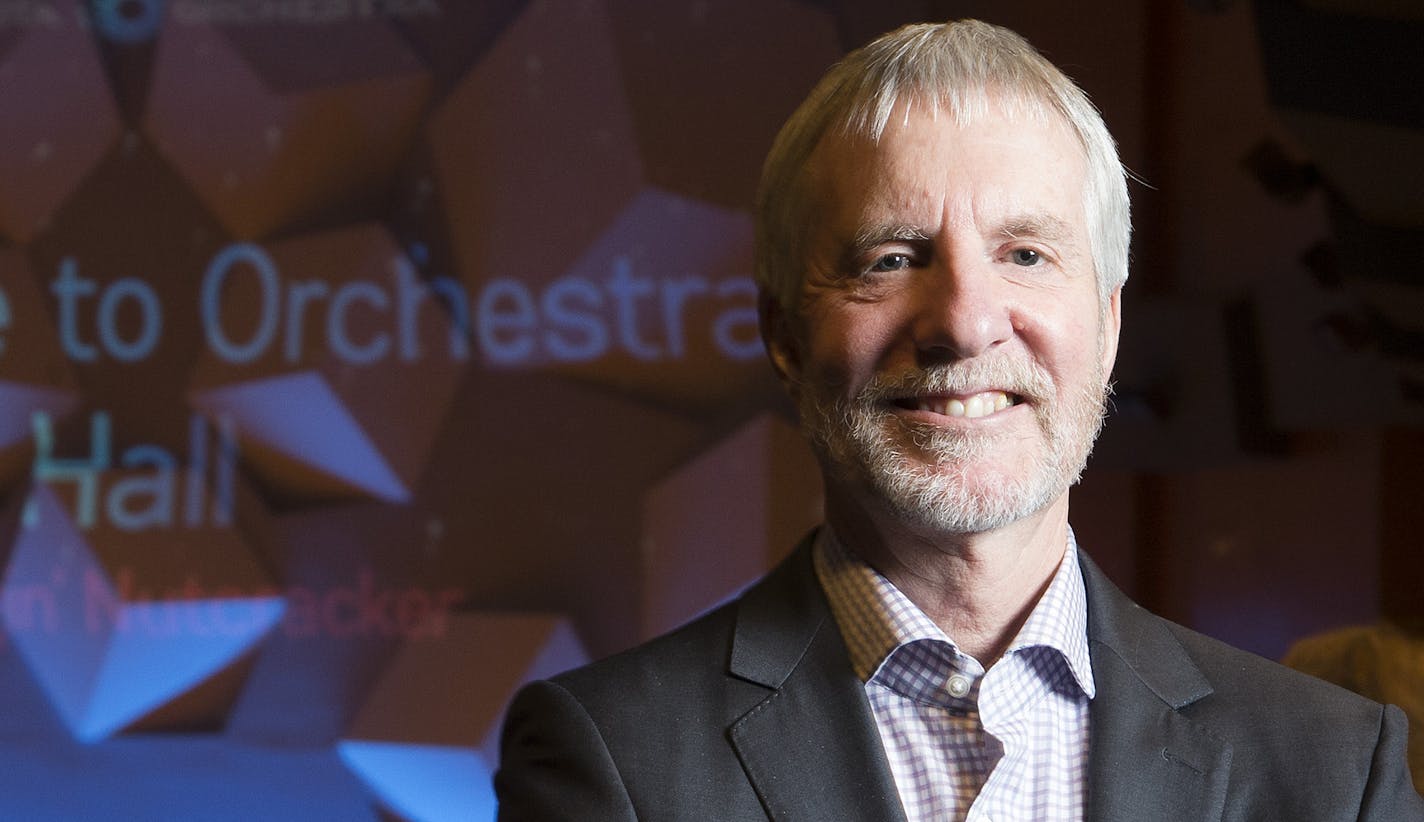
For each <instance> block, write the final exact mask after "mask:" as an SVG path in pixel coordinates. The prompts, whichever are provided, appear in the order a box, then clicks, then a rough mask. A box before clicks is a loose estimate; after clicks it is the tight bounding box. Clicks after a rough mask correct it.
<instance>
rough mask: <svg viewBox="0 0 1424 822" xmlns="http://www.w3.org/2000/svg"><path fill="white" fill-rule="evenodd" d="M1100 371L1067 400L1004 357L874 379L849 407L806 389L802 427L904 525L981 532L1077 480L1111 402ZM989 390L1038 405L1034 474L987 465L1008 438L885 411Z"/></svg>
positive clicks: (836, 467)
mask: <svg viewBox="0 0 1424 822" xmlns="http://www.w3.org/2000/svg"><path fill="white" fill-rule="evenodd" d="M1097 361H1099V362H1101V358H1097ZM1095 371H1096V373H1094V374H1093V375H1092V379H1091V380H1090V381H1089V382H1087V383H1085V384H1084V385H1083V386H1082V387H1081V388H1080V389H1079V390H1078V391H1076V392H1075V393H1071V394H1069V395H1068V396H1067V397H1065V398H1063V399H1062V400H1061V401H1060V400H1058V399H1057V397H1056V394H1055V392H1054V386H1053V381H1052V379H1051V378H1050V377H1049V376H1048V374H1047V372H1045V371H1044V370H1043V369H1042V368H1041V367H1039V366H1038V365H1037V364H1034V363H1025V362H1017V361H1013V360H1009V359H1007V358H1001V359H997V360H987V361H986V360H982V359H975V360H968V361H963V362H958V363H952V364H946V365H941V366H934V367H931V368H927V369H922V370H921V369H916V370H913V371H908V372H904V373H900V374H894V375H877V376H876V377H875V378H874V379H872V380H871V381H870V383H869V384H867V385H866V386H865V388H863V389H862V390H861V391H860V392H859V394H857V396H856V397H855V398H853V399H850V400H847V399H844V398H842V397H838V396H831V397H822V396H818V395H817V394H816V392H815V391H812V390H807V387H806V386H803V391H802V393H801V409H800V410H801V425H802V428H803V429H804V430H805V432H806V434H807V435H808V436H809V438H810V440H811V442H812V445H813V447H814V448H815V449H816V450H817V451H818V453H819V454H820V456H821V459H822V462H823V463H824V464H826V465H827V466H829V467H830V470H832V471H834V472H835V473H836V475H837V476H838V477H840V478H841V479H843V480H846V481H849V482H853V483H859V484H862V485H868V486H869V487H870V488H871V489H873V490H874V491H875V493H876V494H877V495H879V496H880V497H881V498H882V499H883V500H884V501H885V502H886V503H887V504H888V505H889V506H890V508H891V509H892V510H893V511H894V512H895V513H896V514H897V515H898V516H899V517H901V518H903V519H904V520H905V521H906V522H907V523H908V524H912V525H916V526H920V527H923V528H928V529H932V530H934V531H937V532H940V533H956V534H964V533H980V532H984V531H990V530H994V529H996V528H1001V527H1003V526H1005V525H1007V524H1009V523H1011V522H1015V521H1018V520H1020V519H1022V518H1024V517H1026V516H1029V515H1030V514H1033V513H1035V512H1037V511H1039V510H1041V509H1043V508H1044V507H1045V506H1047V505H1048V504H1049V503H1051V502H1053V501H1054V500H1055V499H1057V498H1058V497H1059V496H1060V495H1061V494H1062V493H1063V492H1064V491H1066V490H1067V489H1068V488H1069V486H1071V485H1073V484H1074V483H1076V482H1077V481H1078V478H1079V477H1080V476H1081V475H1082V472H1083V468H1084V467H1085V466H1086V465H1087V461H1088V455H1089V453H1091V451H1092V448H1093V441H1094V440H1095V439H1096V438H1097V435H1098V432H1099V431H1100V430H1101V428H1102V423H1103V415H1104V406H1105V404H1106V400H1107V394H1108V389H1107V387H1106V385H1105V381H1104V380H1103V378H1102V377H1103V375H1102V372H1101V368H1098V369H1095ZM985 386H993V387H995V388H1002V389H1005V390H1008V391H1010V392H1011V393H1013V394H1015V395H1017V396H1018V397H1019V399H1020V401H1023V402H1029V403H1031V404H1032V406H1033V410H1034V415H1035V417H1036V419H1037V422H1038V427H1039V430H1040V431H1041V433H1042V439H1043V441H1042V443H1041V444H1040V447H1038V448H1036V449H1035V454H1034V456H1033V457H1032V458H1031V464H1030V465H1027V466H1018V465H1002V464H982V463H983V461H984V460H986V459H988V458H989V457H990V455H992V454H993V453H994V450H995V448H996V447H997V446H999V445H1001V444H1002V441H1003V440H1004V439H1005V438H1006V436H1008V435H1005V434H997V433H984V432H972V431H970V432H966V431H964V430H959V429H944V428H939V427H936V426H933V425H929V424H925V423H915V422H907V421H904V420H902V419H900V418H898V417H897V416H895V415H894V414H892V413H891V412H890V411H889V410H887V409H886V407H885V404H886V399H887V398H888V397H894V396H904V395H905V394H906V393H909V392H924V393H962V392H966V391H970V390H974V389H976V388H982V387H985ZM823 393H830V392H826V391H824V389H823Z"/></svg>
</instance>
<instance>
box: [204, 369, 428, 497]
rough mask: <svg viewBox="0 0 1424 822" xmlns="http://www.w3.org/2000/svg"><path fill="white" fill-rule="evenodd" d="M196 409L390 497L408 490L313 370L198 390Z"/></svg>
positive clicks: (248, 436) (250, 437)
mask: <svg viewBox="0 0 1424 822" xmlns="http://www.w3.org/2000/svg"><path fill="white" fill-rule="evenodd" d="M190 402H191V403H192V404H193V407H194V408H197V409H198V410H200V411H202V412H203V413H205V414H207V415H209V416H212V417H219V416H226V417H227V418H229V419H231V420H232V422H233V424H234V425H235V427H236V428H237V431H238V433H239V434H240V435H241V436H242V438H243V439H245V440H251V441H255V442H257V443H260V444H262V445H264V446H267V447H268V448H271V449H272V450H274V451H277V452H278V453H280V454H283V455H285V456H287V457H290V458H292V459H294V460H297V461H298V462H300V463H302V464H304V465H306V466H308V467H310V468H313V469H316V470H317V471H320V472H321V473H324V474H327V475H330V476H332V477H335V478H336V479H338V480H341V481H343V482H345V483H348V484H350V485H352V486H354V487H356V488H359V489H362V490H363V491H365V492H367V493H369V494H372V495H373V496H375V497H377V498H379V499H383V500H386V501H387V502H406V501H408V500H409V499H410V490H409V489H408V488H407V487H406V486H405V484H404V483H403V482H401V480H400V478H399V477H398V476H396V473H395V471H394V470H392V468H391V466H390V463H388V462H387V461H386V458H385V457H384V456H382V454H381V452H380V451H378V450H377V449H376V446H375V444H373V443H372V442H371V438H370V437H369V436H368V435H367V434H366V432H365V431H364V430H363V429H362V427H361V424H360V423H359V422H357V421H356V418H355V417H353V416H352V415H351V413H350V412H349V411H348V410H347V409H346V406H345V405H344V404H343V403H342V402H341V400H340V399H339V398H338V397H337V396H336V394H335V393H333V392H332V390H331V387H330V386H329V385H328V384H327V381H326V380H325V379H323V378H322V376H321V375H320V374H318V373H316V372H315V371H298V372H295V373H290V374H284V375H281V376H276V377H268V378H265V379H257V380H249V381H246V382H240V383H235V384H230V385H225V386H222V387H219V388H212V389H207V390H202V391H195V392H193V394H192V395H191V397H190Z"/></svg>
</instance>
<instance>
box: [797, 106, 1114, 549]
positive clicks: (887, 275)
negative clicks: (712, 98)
mask: <svg viewBox="0 0 1424 822" xmlns="http://www.w3.org/2000/svg"><path fill="white" fill-rule="evenodd" d="M1085 173H1086V171H1085V160H1084V158H1083V153H1082V150H1081V148H1080V147H1079V144H1078V143H1077V142H1076V140H1075V139H1074V138H1073V136H1072V134H1071V132H1070V131H1069V130H1068V128H1067V127H1066V126H1065V125H1064V124H1063V123H1061V122H1059V121H1058V120H1057V119H1049V120H1042V121H1041V120H1034V119H1032V118H1030V117H1028V116H1020V117H1015V118H1009V117H1007V116H1005V115H1003V114H1002V113H1000V112H998V110H997V107H996V106H995V105H994V104H993V103H992V101H991V103H990V105H989V106H988V111H987V112H986V113H984V114H983V115H981V116H979V117H978V118H977V119H976V120H975V121H974V122H973V123H971V124H968V125H964V126H960V125H957V124H956V123H955V122H954V121H953V118H952V117H951V116H949V115H947V114H944V115H941V116H940V117H939V118H938V119H935V118H933V117H932V116H931V114H930V112H929V111H928V110H927V107H926V106H923V105H918V104H917V105H915V106H914V107H913V109H912V110H911V111H910V113H909V114H908V116H907V115H906V113H905V109H904V103H903V102H902V104H901V108H899V109H898V110H897V111H896V112H895V114H894V115H893V116H892V117H891V118H890V125H889V126H888V127H887V129H886V131H885V134H884V135H883V136H882V138H881V140H880V142H879V144H878V145H872V144H870V143H868V142H867V141H862V140H856V141H851V140H846V139H840V138H838V137H828V138H827V139H826V140H825V141H823V143H822V144H821V145H820V146H819V147H818V148H817V149H816V151H815V153H814V154H813V155H812V157H811V161H810V163H809V165H808V167H807V175H808V181H809V185H810V189H809V190H810V196H811V198H812V202H813V205H812V207H811V209H810V215H809V217H810V221H811V222H810V226H811V227H810V229H809V230H808V235H807V244H806V252H807V253H806V270H805V279H804V284H803V289H802V299H801V304H800V305H799V306H798V307H797V308H796V310H795V311H793V312H788V313H786V314H784V315H782V316H781V319H780V320H779V321H774V322H773V323H772V324H771V327H772V331H771V335H770V342H771V348H772V353H773V359H774V360H775V362H776V365H777V367H778V370H779V371H781V373H782V374H783V376H784V377H785V378H786V379H787V380H788V382H789V384H790V385H791V388H792V393H793V396H794V398H795V399H796V400H797V403H798V405H799V407H800V410H801V415H802V425H803V426H804V427H805V428H806V429H807V431H808V433H809V434H810V435H811V437H812V440H813V442H814V443H815V444H816V447H817V451H818V453H819V456H820V458H821V460H822V463H823V465H824V467H825V468H826V473H827V481H828V483H832V484H836V485H838V486H839V487H840V488H841V489H843V490H845V491H846V492H848V493H850V494H852V495H856V496H860V497H864V496H866V495H870V496H871V497H875V498H878V500H880V501H882V502H885V503H888V504H889V506H890V507H891V509H892V510H893V511H894V512H895V514H896V515H897V516H899V517H900V518H901V519H903V520H905V521H907V523H908V524H913V525H917V526H921V527H929V528H933V529H935V530H939V531H947V532H956V533H970V532H980V531H986V530H990V529H993V528H997V527H1000V526H1003V525H1005V524H1008V523H1010V522H1013V521H1016V520H1018V519H1020V518H1022V517H1025V516H1027V515H1029V514H1032V513H1034V512H1036V511H1038V510H1040V509H1042V508H1043V507H1045V506H1046V505H1048V504H1049V503H1051V502H1053V501H1054V500H1056V499H1057V498H1059V497H1060V496H1061V495H1062V494H1063V493H1064V492H1065V491H1066V490H1067V488H1068V486H1069V485H1071V484H1072V483H1073V482H1074V481H1075V480H1076V479H1077V477H1078V475H1079V473H1080V472H1081V471H1082V468H1083V465H1084V463H1085V461H1086V460H1087V455H1088V452H1089V450H1090V449H1091V446H1092V441H1093V438H1094V437H1095V436H1096V434H1097V430H1098V427H1099V425H1100V423H1101V419H1102V408H1103V400H1104V395H1105V391H1106V384H1107V378H1108V374H1109V373H1110V372H1111V369H1112V362H1113V357H1114V355H1115V352H1116V349H1117V333H1118V326H1119V319H1120V315H1119V303H1118V293H1116V292H1115V293H1113V295H1112V296H1111V298H1110V300H1109V302H1108V305H1106V306H1104V305H1103V304H1102V302H1101V301H1100V298H1099V294H1098V289H1097V282H1096V279H1095V275H1094V270H1093V261H1092V255H1091V252H1090V246H1089V238H1088V224H1087V219H1086V215H1085V213H1084V203H1083V192H1084V175H1085Z"/></svg>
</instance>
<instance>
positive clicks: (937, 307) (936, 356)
mask: <svg viewBox="0 0 1424 822" xmlns="http://www.w3.org/2000/svg"><path fill="white" fill-rule="evenodd" d="M924 273H925V275H926V276H925V277H924V278H923V279H922V281H921V284H920V285H921V287H920V288H919V289H918V292H917V294H916V298H917V300H918V305H917V306H916V312H915V319H914V329H913V334H914V338H915V347H916V351H917V354H918V356H919V357H920V358H921V359H922V360H927V361H930V362H936V361H946V360H960V359H970V358H973V357H977V356H980V355H981V354H985V353H987V352H988V351H990V350H991V349H993V348H994V347H995V346H997V345H999V344H1001V343H1003V342H1005V341H1007V340H1008V339H1009V338H1010V337H1012V336H1013V333H1014V330H1013V321H1012V318H1011V316H1010V306H1009V301H1008V295H1007V293H1006V292H1005V290H1004V286H1005V284H1004V283H1003V282H1002V281H1001V280H1000V279H999V277H998V276H997V273H996V272H995V271H993V270H992V267H991V266H990V264H989V263H988V262H987V261H978V260H974V259H972V258H971V257H970V255H958V256H955V257H946V258H942V259H940V260H937V261H936V262H935V263H934V264H932V265H931V266H930V267H929V268H928V269H927V270H926V271H925V272H924Z"/></svg>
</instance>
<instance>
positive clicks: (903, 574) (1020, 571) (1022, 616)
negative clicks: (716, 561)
mask: <svg viewBox="0 0 1424 822" xmlns="http://www.w3.org/2000/svg"><path fill="white" fill-rule="evenodd" d="M846 502H847V501H846V500H841V499H837V495H836V494H834V493H833V492H829V489H828V495H827V500H826V520H827V522H828V523H829V524H830V526H831V528H833V529H834V530H835V532H836V534H837V536H839V537H840V539H841V540H842V541H843V542H844V543H845V544H846V545H847V546H850V547H851V549H852V550H853V551H854V552H855V553H856V555H857V556H859V557H860V558H861V559H863V560H865V561H866V562H867V563H869V564H870V566H871V567H873V568H875V569H876V570H877V571H879V572H880V573H882V574H884V575H885V577H886V578H887V579H889V580H890V581H891V582H892V583H894V584H895V587H896V588H899V589H900V591H901V592H902V593H903V594H905V596H906V597H908V598H909V600H910V601H911V602H913V603H915V605H916V607H918V608H919V609H920V610H921V611H924V613H925V614H926V615H927V616H928V617H930V619H932V620H934V622H935V624H937V625H938V626H939V627H940V629H941V630H942V631H944V632H945V635H946V636H948V637H950V638H951V639H953V640H954V642H955V644H956V645H958V646H959V648H960V649H961V650H962V651H964V652H965V653H967V654H969V655H971V656H973V657H974V658H975V659H977V660H978V661H979V662H980V664H982V665H984V667H986V668H987V667H989V666H990V665H992V664H993V663H994V661H995V660H997V659H998V658H999V657H1000V656H1002V655H1003V653H1004V652H1005V651H1006V650H1008V646H1009V643H1010V642H1012V641H1013V639H1014V637H1015V636H1016V635H1017V634H1018V632H1019V629H1020V628H1022V627H1023V624H1024V621H1025V620H1027V619H1028V615H1029V613H1030V612H1031V611H1032V610H1033V608H1034V606H1035V605H1036V604H1038V600H1039V598H1040V597H1042V596H1043V592H1044V591H1046V590H1047V589H1048V585H1049V583H1050V582H1051V581H1052V580H1053V575H1054V573H1055V572H1056V571H1057V570H1058V565H1059V563H1060V562H1062V560H1063V552H1064V550H1065V549H1066V548H1067V545H1068V494H1067V492H1064V494H1062V495H1061V496H1060V497H1058V499H1056V500H1055V501H1054V502H1052V503H1050V504H1049V505H1048V506H1047V507H1045V508H1044V509H1042V510H1040V511H1038V512H1036V513H1034V514H1032V515H1030V516H1028V517H1025V518H1023V519H1021V520H1019V521H1017V522H1014V523H1011V524H1010V525H1007V526H1005V527H1003V528H1000V529H997V530H994V531H986V532H982V533H972V534H960V533H956V534H944V533H939V532H933V531H928V530H926V529H920V528H913V527H908V526H906V525H905V524H904V523H903V522H902V521H899V520H898V519H897V518H896V517H894V516H893V515H890V514H889V512H876V511H871V510H868V509H867V508H866V507H865V506H863V505H856V504H854V503H852V504H845V503H846Z"/></svg>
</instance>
